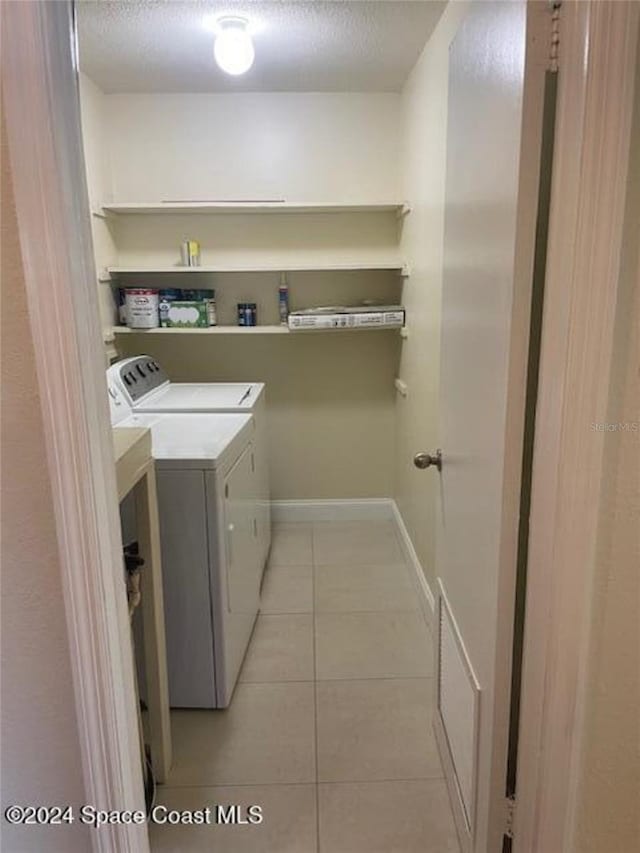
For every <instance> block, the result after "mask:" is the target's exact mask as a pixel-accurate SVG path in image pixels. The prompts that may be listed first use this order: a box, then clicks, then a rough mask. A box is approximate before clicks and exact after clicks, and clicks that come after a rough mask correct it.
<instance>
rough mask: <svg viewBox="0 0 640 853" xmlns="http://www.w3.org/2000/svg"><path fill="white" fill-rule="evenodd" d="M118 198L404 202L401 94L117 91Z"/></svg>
mask: <svg viewBox="0 0 640 853" xmlns="http://www.w3.org/2000/svg"><path fill="white" fill-rule="evenodd" d="M106 101H107V115H108V125H109V135H110V146H111V163H112V170H113V171H112V177H113V194H114V199H116V200H118V201H162V200H165V201H166V200H177V199H185V200H188V199H191V200H193V199H205V200H206V199H268V198H272V199H282V198H284V199H286V200H288V201H308V200H314V201H323V200H329V201H338V200H347V199H350V198H351V199H357V200H367V199H373V200H375V199H386V198H390V199H395V198H396V197H397V194H398V191H399V174H398V144H399V139H400V98H399V96H398V95H394V94H336V93H264V92H262V93H258V94H233V95H220V94H217V95H216V94H211V95H206V94H195V95H109V96H107V98H106Z"/></svg>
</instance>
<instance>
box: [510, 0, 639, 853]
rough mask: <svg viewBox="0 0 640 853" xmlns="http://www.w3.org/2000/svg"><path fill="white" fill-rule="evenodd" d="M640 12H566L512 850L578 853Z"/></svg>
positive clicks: (598, 7)
mask: <svg viewBox="0 0 640 853" xmlns="http://www.w3.org/2000/svg"><path fill="white" fill-rule="evenodd" d="M639 13H640V7H638V5H637V4H636V3H624V2H623V3H621V2H591V3H585V2H574V1H573V0H570V2H566V0H565V2H564V3H563V5H562V9H561V23H560V45H559V78H558V101H557V125H556V140H555V149H554V150H555V154H554V163H553V185H552V196H551V208H550V223H549V243H548V254H547V273H546V282H545V303H544V317H543V327H542V345H541V357H540V373H539V390H538V402H537V414H536V431H535V439H534V455H533V466H532V492H531V512H530V538H529V553H528V573H527V592H526V616H525V636H524V650H523V673H522V676H523V677H522V693H521V713H520V741H519V747H518V772H517V783H516V808H515V816H514V842H513V851H514V853H565V851H569V850H571V849H572V843H573V842H572V832H573V826H574V822H575V820H574V819H575V806H576V795H577V787H578V782H579V778H580V766H579V750H580V745H581V740H582V716H583V708H584V688H585V670H586V655H587V651H588V626H589V618H590V614H591V593H592V587H593V576H594V566H595V553H596V536H597V521H598V513H599V508H600V483H601V471H602V464H603V451H604V435H603V433H601V432H598V431H594V430H592V429H591V426H590V425H591V424H593V423H594V422H598V421H602V420H605V414H606V411H607V399H608V393H609V384H610V371H611V359H612V343H613V332H614V320H615V310H616V300H617V290H618V275H619V270H620V260H621V243H622V229H623V221H624V206H625V195H626V182H627V172H628V163H629V144H630V131H631V121H632V106H633V97H634V77H635V56H636V48H637V37H638V21H639Z"/></svg>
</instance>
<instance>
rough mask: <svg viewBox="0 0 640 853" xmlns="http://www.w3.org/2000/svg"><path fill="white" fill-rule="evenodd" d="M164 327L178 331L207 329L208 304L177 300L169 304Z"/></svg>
mask: <svg viewBox="0 0 640 853" xmlns="http://www.w3.org/2000/svg"><path fill="white" fill-rule="evenodd" d="M162 325H163V326H165V327H167V328H177V329H200V328H207V327H208V326H209V323H208V321H207V303H206V302H201V301H196V300H175V301H173V302H170V303H169V308H168V311H167V313H166V317H165V318H163V323H162Z"/></svg>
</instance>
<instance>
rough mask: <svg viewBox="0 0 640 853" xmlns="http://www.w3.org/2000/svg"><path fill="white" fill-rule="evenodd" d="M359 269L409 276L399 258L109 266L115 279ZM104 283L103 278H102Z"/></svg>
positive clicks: (108, 270) (108, 269) (110, 273)
mask: <svg viewBox="0 0 640 853" xmlns="http://www.w3.org/2000/svg"><path fill="white" fill-rule="evenodd" d="M358 270H364V271H366V270H396V271H397V272H399V273H402V274H403V275H408V271H407V270H408V268H407V266H406V265H405V264H403V263H402V262H401V261H400V260H398V259H397V258H392V259H389V260H385V261H360V262H357V263H317V264H304V263H287V262H283V263H281V264H275V263H273V264H245V265H242V266H229V265H228V264H217V265H215V266H200V267H182V266H150V267H142V266H140V267H107V273H109V275H112V276H118V275H142V274H150V273H154V274H156V273H157V274H162V275H164V274H173V275H177V274H180V275H182V273H190V274H194V273H195V274H198V273H200V274H202V273H234V272H238V273H247V272H276V273H277V272H349V271H354V272H356V271H358ZM100 280H101V281H104V280H105V279H104V277H101V279H100Z"/></svg>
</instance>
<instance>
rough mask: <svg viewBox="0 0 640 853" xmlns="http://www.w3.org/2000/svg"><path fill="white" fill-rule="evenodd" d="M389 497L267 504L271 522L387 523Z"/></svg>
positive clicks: (392, 505)
mask: <svg viewBox="0 0 640 853" xmlns="http://www.w3.org/2000/svg"><path fill="white" fill-rule="evenodd" d="M393 507H394V502H393V501H392V500H391V498H362V499H358V498H355V499H353V500H320V501H271V518H272V519H273V521H275V522H280V523H282V522H285V523H286V522H293V521H384V520H391V519H393V517H394V514H393Z"/></svg>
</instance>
